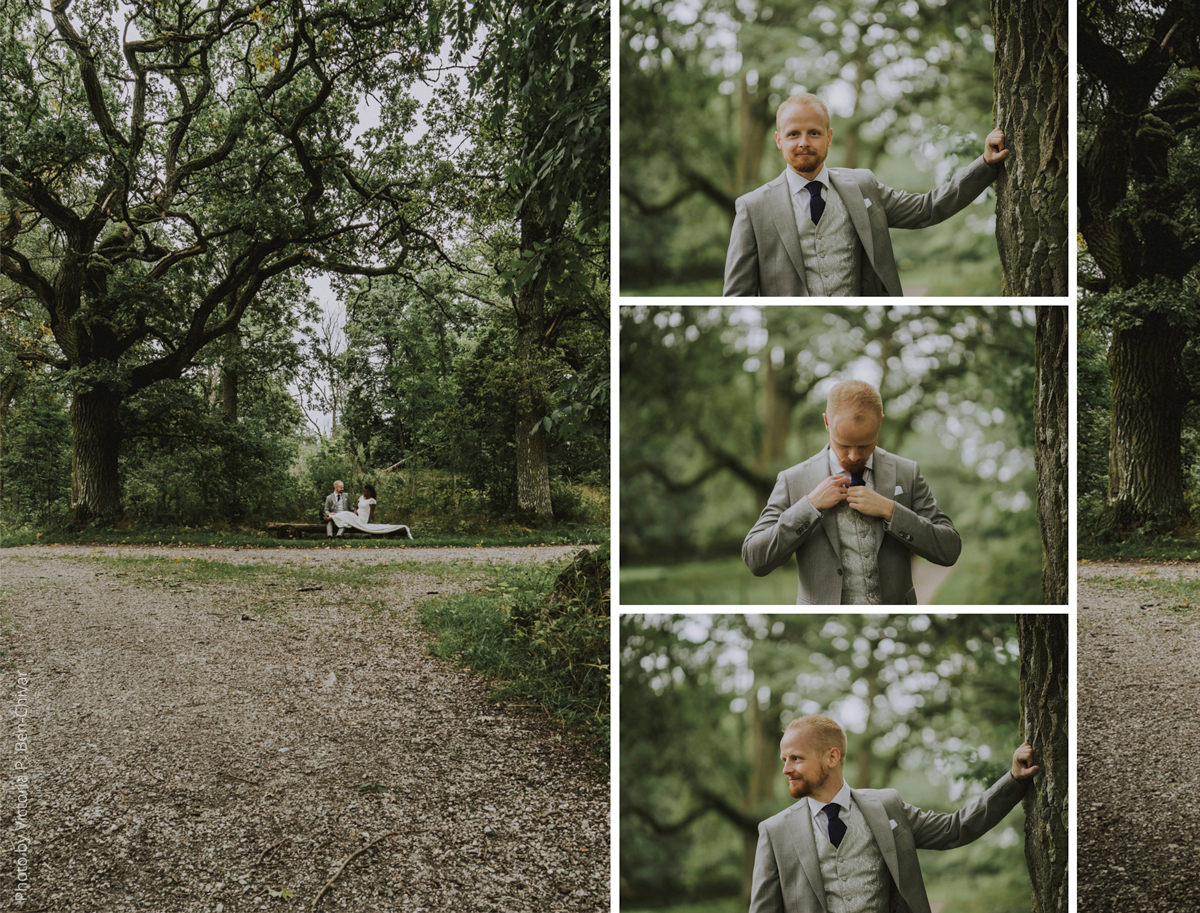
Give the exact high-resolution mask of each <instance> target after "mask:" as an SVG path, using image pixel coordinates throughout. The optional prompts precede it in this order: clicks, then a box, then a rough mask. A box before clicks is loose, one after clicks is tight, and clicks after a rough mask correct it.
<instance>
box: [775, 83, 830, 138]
mask: <svg viewBox="0 0 1200 913" xmlns="http://www.w3.org/2000/svg"><path fill="white" fill-rule="evenodd" d="M789 105H793V106H795V107H797V108H799V107H803V106H808V107H811V108H816V109H818V110H819V111H820V112H821V113H822V114H824V115H825V129H826V130H828V129H829V106H828V105H826V104H825V102H823V101H821V99H820V97H819V96H817V95H813V94H812V93H811V92H800V93H798V94H796V95H793V96H791V97H790V98H786V99H784V101H783V103H782V104H781V105H780V106H779V107H778V108H776V109H775V129H776V131H778V130H779V115H781V114H782V113H783V109H784V108H786V107H788V106H789Z"/></svg>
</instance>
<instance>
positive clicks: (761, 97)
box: [733, 76, 771, 197]
mask: <svg viewBox="0 0 1200 913" xmlns="http://www.w3.org/2000/svg"><path fill="white" fill-rule="evenodd" d="M767 98H768V91H767V89H766V87H765V86H763V84H762V82H761V81H760V82H759V85H758V88H757V89H751V88H750V87H749V86H748V85H747V84H746V78H745V77H744V76H743V77H742V79H741V81H740V83H739V85H738V137H739V142H738V159H737V173H736V174H735V175H734V193H733V196H734V197H739V196H741V195H742V194H743V193H745V192H746V191H748V190H751V189H752V188H754V187H757V186H758V185H759V184H760V183H761V172H762V159H763V150H764V149H766V147H767V128H768V127H769V126H770V124H771V112H770V111H769V110H768V108H767Z"/></svg>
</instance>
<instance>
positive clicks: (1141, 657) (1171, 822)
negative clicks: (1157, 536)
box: [1076, 562, 1200, 913]
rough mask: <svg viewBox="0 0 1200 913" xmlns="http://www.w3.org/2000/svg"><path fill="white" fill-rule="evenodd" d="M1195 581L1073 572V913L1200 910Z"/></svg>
mask: <svg viewBox="0 0 1200 913" xmlns="http://www.w3.org/2000/svg"><path fill="white" fill-rule="evenodd" d="M1117 578H1120V579H1122V580H1130V579H1132V580H1141V581H1144V580H1148V579H1157V580H1172V581H1184V582H1188V581H1191V582H1193V583H1195V587H1196V593H1195V596H1194V597H1193V598H1191V599H1190V600H1188V597H1187V596H1184V597H1183V598H1182V599H1175V598H1171V599H1164V598H1163V597H1161V596H1158V595H1156V594H1155V593H1154V592H1153V591H1152V590H1148V589H1144V588H1139V587H1137V586H1133V587H1128V586H1124V585H1120V586H1114V584H1113V581H1114V579H1117ZM1197 578H1198V574H1197V566H1196V564H1195V563H1190V564H1171V565H1160V566H1155V565H1146V564H1142V563H1116V562H1112V563H1108V562H1101V563H1091V562H1081V563H1080V565H1079V624H1078V634H1079V652H1078V677H1079V683H1078V721H1077V726H1076V732H1077V736H1078V804H1079V808H1078V824H1079V827H1078V859H1079V878H1078V913H1131V911H1137V913H1195V911H1198V910H1200V579H1197ZM1184 600H1187V601H1190V603H1191V605H1190V606H1189V607H1187V608H1183V607H1181V603H1182V602H1183V601H1184Z"/></svg>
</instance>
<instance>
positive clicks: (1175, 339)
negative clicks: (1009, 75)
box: [1077, 0, 1200, 532]
mask: <svg viewBox="0 0 1200 913" xmlns="http://www.w3.org/2000/svg"><path fill="white" fill-rule="evenodd" d="M1078 30H1079V68H1080V72H1079V163H1078V165H1077V167H1078V175H1079V180H1078V188H1079V231H1080V234H1081V236H1082V239H1083V241H1084V242H1085V244H1086V251H1085V255H1084V256H1081V257H1080V275H1079V285H1080V288H1081V290H1082V295H1081V299H1080V307H1081V316H1082V318H1083V319H1084V320H1086V321H1087V322H1088V323H1089V324H1091V325H1094V326H1102V327H1104V328H1105V329H1106V330H1107V331H1108V333H1109V339H1110V346H1109V369H1110V374H1111V377H1112V426H1111V427H1112V438H1111V446H1110V449H1109V474H1108V481H1109V488H1108V496H1107V504H1106V510H1105V514H1104V517H1103V518H1102V521H1101V523H1102V525H1103V526H1106V527H1108V528H1110V529H1113V530H1116V531H1118V532H1127V531H1129V530H1131V529H1133V528H1135V527H1140V526H1144V525H1146V524H1155V525H1157V526H1159V527H1160V528H1167V529H1169V528H1171V527H1173V526H1176V525H1179V524H1182V523H1184V522H1185V521H1186V520H1187V515H1188V511H1187V506H1186V503H1185V501H1184V498H1183V487H1184V486H1183V469H1182V461H1181V458H1180V452H1181V429H1182V421H1183V414H1184V410H1185V408H1186V406H1187V404H1188V402H1189V401H1190V400H1191V399H1193V398H1194V397H1195V392H1196V391H1195V390H1194V388H1193V386H1192V384H1191V381H1190V379H1189V378H1188V377H1187V375H1186V373H1185V372H1184V370H1183V353H1184V350H1185V348H1186V346H1187V345H1188V344H1189V340H1190V339H1194V338H1195V337H1196V334H1197V330H1198V328H1200V312H1198V309H1197V307H1196V301H1197V298H1198V296H1200V276H1198V275H1197V267H1198V266H1200V73H1198V72H1197V69H1196V68H1197V67H1200V4H1197V2H1196V0H1153V2H1149V3H1139V4H1133V3H1129V2H1125V0H1096V2H1094V3H1089V4H1085V5H1083V6H1081V7H1080V13H1079V26H1078Z"/></svg>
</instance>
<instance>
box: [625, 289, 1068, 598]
mask: <svg viewBox="0 0 1200 913" xmlns="http://www.w3.org/2000/svg"><path fill="white" fill-rule="evenodd" d="M1045 313H1049V314H1050V315H1051V316H1056V317H1061V318H1062V324H1063V326H1064V328H1065V309H1064V308H1053V307H1051V308H1038V309H1035V308H1033V307H1021V308H1000V307H992V306H988V307H946V308H937V307H935V308H918V307H916V306H905V305H899V306H883V305H865V306H857V307H847V308H826V307H802V308H790V307H763V308H755V307H738V308H707V307H705V308H701V307H674V308H654V307H648V306H641V307H636V308H635V307H627V308H623V309H622V312H621V317H620V320H621V323H620V340H619V349H620V356H621V366H620V371H621V419H620V420H621V439H620V440H621V444H620V446H621V453H620V467H621V517H622V521H621V530H620V554H621V599H622V604H628V605H639V604H662V603H673V604H692V603H699V604H709V605H712V604H764V603H765V604H775V605H778V604H792V603H795V601H796V572H795V562H794V561H790V562H789V563H788V564H786V565H784V566H783V567H780V568H778V569H776V570H775V571H774V572H772V573H771V574H769V575H767V576H765V577H754V576H752V575H751V574H750V572H749V570H747V568H746V567H745V565H744V564H743V562H742V558H741V557H740V549H741V545H742V540H743V539H744V538H745V536H746V534H747V532H748V531H749V530H750V529H751V527H752V526H753V525H754V522H755V519H756V518H757V517H758V515H759V512H760V511H761V509H762V507H763V505H764V504H765V503H766V500H767V498H768V496H769V495H770V493H771V491H772V487H773V486H774V484H775V481H776V474H777V473H778V472H780V471H781V470H783V469H786V468H787V467H789V466H792V465H794V464H796V463H799V462H801V461H803V460H806V459H808V458H809V457H810V456H812V455H814V454H816V453H818V452H819V451H820V450H821V449H822V447H824V446H825V445H826V444H827V443H828V441H829V433H828V432H827V431H826V429H825V426H824V424H823V422H822V418H821V416H822V413H823V412H824V411H825V403H826V395H827V391H828V389H829V387H830V386H831V385H832V384H833V383H834V382H835V381H837V380H842V379H846V378H857V379H860V380H865V381H867V382H868V383H870V384H873V385H877V387H878V389H879V391H880V393H881V395H882V399H883V412H884V421H883V425H882V428H881V431H880V436H879V446H880V447H882V448H884V449H885V450H888V451H890V452H892V453H895V454H898V455H900V456H903V457H906V458H908V459H912V460H916V461H918V463H919V465H920V470H921V472H922V474H923V475H924V477H925V478H926V479H927V480H928V481H929V485H930V487H931V490H932V493H933V495H934V496H935V497H936V499H937V502H938V506H939V507H940V509H941V510H943V511H944V512H945V513H946V514H948V515H949V516H950V518H951V519H952V520H953V522H954V524H955V527H956V528H957V529H958V531H959V533H960V534H961V537H962V541H963V543H964V544H963V550H962V555H961V557H960V558H959V559H958V561H957V562H956V563H955V564H954V565H953V566H952V567H949V568H943V567H937V566H935V565H933V564H930V563H928V562H926V561H925V560H924V559H920V558H917V559H915V560H914V580H915V583H916V586H917V591H918V595H919V596H920V597H921V600H922V602H927V601H929V600H932V601H933V602H934V603H942V604H963V603H967V604H974V603H985V604H993V605H994V604H1005V603H1010V604H1040V603H1042V601H1043V598H1044V596H1043V583H1042V540H1041V538H1040V536H1039V486H1038V466H1037V462H1038V460H1037V451H1038V446H1039V445H1038V440H1040V439H1041V436H1042V435H1041V433H1040V432H1039V431H1038V426H1037V421H1036V420H1037V416H1038V414H1039V409H1038V405H1037V401H1036V397H1035V390H1034V378H1035V374H1036V373H1037V370H1036V367H1035V348H1037V347H1036V346H1035V341H1036V337H1037V333H1038V320H1039V318H1040V316H1042V315H1044V314H1045ZM1063 338H1065V333H1064V334H1063ZM1062 351H1063V352H1064V353H1065V349H1063V350H1062ZM1053 370H1054V371H1055V372H1056V374H1057V376H1058V377H1059V378H1060V384H1062V383H1063V382H1064V381H1065V377H1066V367H1065V361H1064V362H1063V364H1062V365H1061V366H1060V367H1058V368H1055V369H1053ZM1064 388H1065V387H1064ZM1062 405H1063V408H1064V409H1065V397H1063V402H1062ZM1063 422H1064V427H1065V413H1064V418H1063ZM1060 440H1061V441H1062V443H1063V446H1065V436H1062V435H1060ZM1064 465H1065V464H1064ZM1065 490H1066V489H1065V479H1064V485H1063V487H1062V491H1063V493H1064V495H1065ZM1056 512H1057V514H1058V516H1059V517H1060V518H1061V520H1062V523H1061V531H1062V534H1063V536H1064V537H1065V530H1066V524H1065V518H1066V505H1065V498H1064V499H1063V500H1062V502H1061V503H1060V505H1059V507H1058V508H1056ZM1046 526H1047V525H1046V524H1043V527H1046ZM1064 541H1065V538H1064ZM1064 558H1065V553H1064ZM1056 579H1060V580H1061V581H1062V583H1063V584H1065V580H1066V573H1065V566H1064V567H1063V569H1062V573H1061V574H1057V573H1056ZM1063 593H1064V599H1063V601H1065V590H1063Z"/></svg>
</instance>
